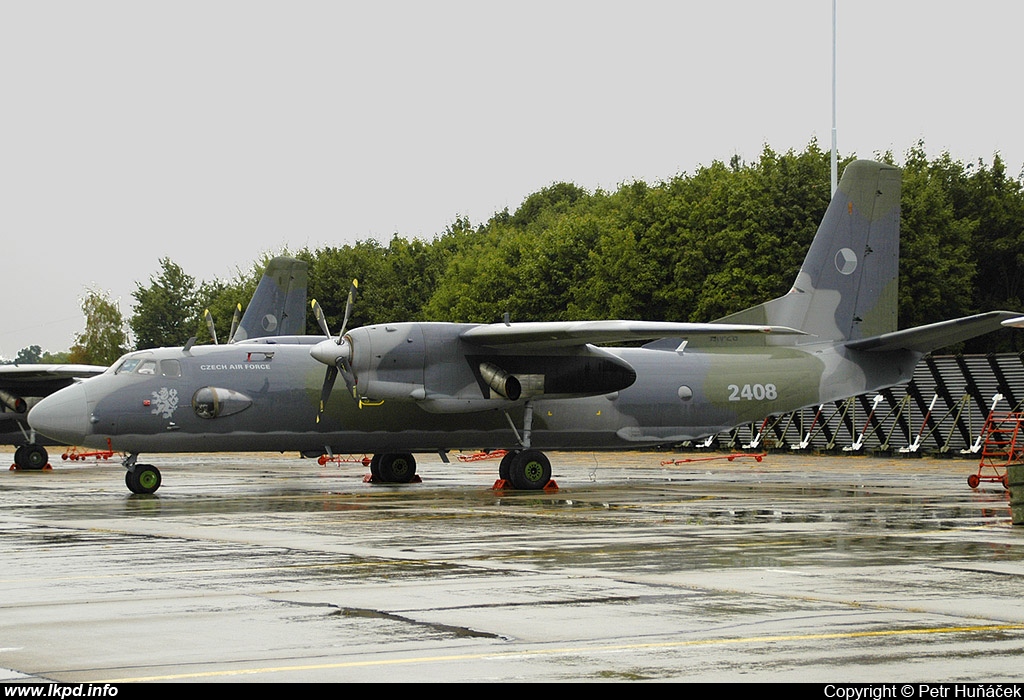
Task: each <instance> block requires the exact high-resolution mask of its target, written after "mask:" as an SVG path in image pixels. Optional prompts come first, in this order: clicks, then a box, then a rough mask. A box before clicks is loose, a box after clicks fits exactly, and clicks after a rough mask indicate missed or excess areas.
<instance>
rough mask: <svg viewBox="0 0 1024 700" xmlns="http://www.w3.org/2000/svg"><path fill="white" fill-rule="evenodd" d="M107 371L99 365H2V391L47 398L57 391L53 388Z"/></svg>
mask: <svg viewBox="0 0 1024 700" xmlns="http://www.w3.org/2000/svg"><path fill="white" fill-rule="evenodd" d="M106 371H107V368H106V367H100V366H99V365H0V389H3V390H6V391H12V390H14V391H18V392H19V393H21V392H23V393H24V394H25V395H26V396H46V395H47V394H50V393H52V392H54V391H56V390H57V389H56V388H51V387H57V388H60V387H64V386H67V385H68V384H70V383H71V382H72V381H73V380H75V379H87V378H89V377H95V376H96V375H97V374H103V373H104V372H106ZM35 391H39V392H41V393H34V392H35Z"/></svg>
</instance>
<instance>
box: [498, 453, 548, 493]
mask: <svg viewBox="0 0 1024 700" xmlns="http://www.w3.org/2000/svg"><path fill="white" fill-rule="evenodd" d="M499 469H500V467H499ZM509 476H510V477H511V478H510V481H511V482H512V486H513V487H514V488H517V489H520V490H523V491H539V490H541V489H543V488H544V487H545V486H547V485H548V482H549V481H551V462H550V461H548V458H547V456H546V455H545V454H544V453H543V452H540V451H539V450H523V451H522V452H520V453H519V454H517V455H516V456H515V458H514V459H513V460H512V462H511V464H509Z"/></svg>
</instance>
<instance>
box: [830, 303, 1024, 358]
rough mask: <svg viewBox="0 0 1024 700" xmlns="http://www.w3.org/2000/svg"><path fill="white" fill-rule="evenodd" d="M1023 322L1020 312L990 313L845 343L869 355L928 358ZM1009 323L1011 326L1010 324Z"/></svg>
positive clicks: (852, 348)
mask: <svg viewBox="0 0 1024 700" xmlns="http://www.w3.org/2000/svg"><path fill="white" fill-rule="evenodd" d="M1020 318H1021V315H1020V312H1013V311H989V312H988V313H983V314H976V315H974V316H964V317H963V318H955V319H953V320H951V321H940V322H939V323H931V324H928V325H927V326H918V327H917V328H908V329H906V330H902V331H894V332H892V333H883V334H882V335H876V336H874V337H872V338H864V339H863V340H853V341H850V342H848V343H846V347H848V348H850V349H851V350H867V351H870V352H891V351H894V350H911V351H913V352H920V353H923V354H926V353H929V352H931V351H933V350H938V349H939V348H944V347H946V346H947V345H953V344H954V343H959V342H962V341H965V340H970V339H971V338H974V337H975V336H978V335H981V334H982V333H989V332H991V331H996V330H999V329H1000V328H1002V327H1004V326H1013V325H1015V322H1016V321H1017V320H1018V319H1020ZM1008 321H1009V323H1007V322H1008Z"/></svg>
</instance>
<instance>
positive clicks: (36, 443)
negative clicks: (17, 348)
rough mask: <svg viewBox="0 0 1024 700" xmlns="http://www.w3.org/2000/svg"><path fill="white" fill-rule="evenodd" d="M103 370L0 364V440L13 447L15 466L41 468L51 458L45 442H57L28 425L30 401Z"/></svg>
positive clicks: (81, 366) (53, 443)
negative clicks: (0, 405) (0, 407)
mask: <svg viewBox="0 0 1024 700" xmlns="http://www.w3.org/2000/svg"><path fill="white" fill-rule="evenodd" d="M106 369H107V368H106V367H100V366H98V365H0V404H2V405H3V409H2V411H0V442H2V443H3V444H5V445H15V446H16V449H15V451H14V466H16V467H17V468H18V469H42V468H43V467H45V466H46V463H47V462H48V461H49V459H50V455H49V454H48V453H47V451H46V447H44V445H51V446H52V445H58V444H60V443H58V442H55V441H53V440H49V439H47V438H44V437H42V436H41V435H39V434H38V433H36V432H35V431H34V430H32V428H31V426H29V424H28V409H29V408H31V406H32V404H34V403H35V401H36V400H38V399H41V398H43V397H45V396H49V395H50V394H52V393H54V392H55V391H58V390H60V389H63V388H64V387H66V386H70V385H71V384H73V383H74V382H76V381H79V380H81V379H87V378H88V377H94V376H96V375H97V374H102V373H103V372H104V371H105V370H106Z"/></svg>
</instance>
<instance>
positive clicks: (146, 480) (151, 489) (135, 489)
mask: <svg viewBox="0 0 1024 700" xmlns="http://www.w3.org/2000/svg"><path fill="white" fill-rule="evenodd" d="M161 481H162V478H161V476H160V470H159V469H157V468H156V467H154V466H153V465H152V464H136V465H135V469H134V470H133V471H130V472H126V473H125V476H124V483H125V486H127V487H128V490H129V491H131V492H132V493H138V494H147V493H155V492H156V490H157V489H158V488H160V482H161Z"/></svg>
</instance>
